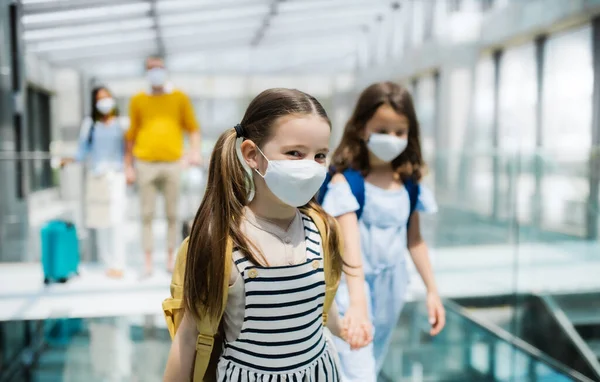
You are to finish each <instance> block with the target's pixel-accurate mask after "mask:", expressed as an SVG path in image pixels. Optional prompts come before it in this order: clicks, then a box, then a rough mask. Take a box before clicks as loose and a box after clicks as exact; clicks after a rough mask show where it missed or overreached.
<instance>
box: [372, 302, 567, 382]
mask: <svg viewBox="0 0 600 382" xmlns="http://www.w3.org/2000/svg"><path fill="white" fill-rule="evenodd" d="M446 313H447V314H446V328H445V329H444V331H443V332H442V333H441V334H440V335H438V336H436V337H434V338H431V337H430V336H429V329H430V327H429V325H428V324H427V312H426V310H425V307H424V305H423V304H416V303H410V304H407V305H406V306H405V307H404V309H403V311H402V316H401V317H400V321H399V322H398V326H397V328H396V332H395V333H394V338H393V339H392V343H391V345H390V350H389V353H388V356H387V357H386V360H385V362H384V364H383V368H382V377H384V378H383V380H385V381H389V382H409V381H415V380H418V381H553V382H554V381H556V382H559V381H561V382H562V381H573V380H574V379H572V378H571V377H570V376H568V375H565V374H564V373H563V372H561V371H559V370H558V369H555V368H553V367H551V366H550V365H548V364H546V363H544V362H543V361H540V360H538V359H536V358H534V357H533V356H531V355H530V354H528V353H526V352H524V351H523V350H520V349H519V348H517V347H513V346H512V345H511V344H510V343H508V342H506V340H504V339H501V338H500V337H497V336H496V335H494V334H493V333H491V332H489V331H488V330H486V329H484V328H483V327H481V326H478V325H477V324H475V323H474V322H473V321H471V320H470V319H468V318H465V317H464V316H462V315H461V314H459V313H457V311H455V310H453V309H448V310H447V311H446Z"/></svg>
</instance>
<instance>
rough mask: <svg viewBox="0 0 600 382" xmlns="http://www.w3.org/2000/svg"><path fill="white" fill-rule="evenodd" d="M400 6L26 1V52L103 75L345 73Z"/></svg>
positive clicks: (313, 0)
mask: <svg viewBox="0 0 600 382" xmlns="http://www.w3.org/2000/svg"><path fill="white" fill-rule="evenodd" d="M394 2H396V3H397V2H399V0H398V1H393V0H22V3H23V8H24V16H23V19H22V21H23V25H24V30H25V32H24V38H25V43H26V49H27V51H28V52H31V53H33V54H35V55H36V56H37V57H39V58H42V59H44V60H47V61H48V62H50V63H52V64H54V65H58V66H67V67H74V68H77V69H80V70H83V71H86V72H88V73H89V74H92V75H99V76H105V77H120V76H124V77H126V76H136V75H141V74H142V73H143V60H144V58H146V57H147V56H148V55H151V54H160V55H163V56H164V57H165V58H166V62H167V65H168V67H169V69H170V70H171V71H173V72H182V73H202V74H266V73H269V74H272V73H319V74H323V73H339V72H348V71H352V70H354V69H355V67H356V60H357V54H358V50H359V49H360V44H361V42H362V43H363V45H364V39H365V38H366V36H367V34H368V33H369V31H370V30H372V29H373V28H375V27H376V26H377V24H378V23H379V22H381V20H382V19H385V18H386V17H387V16H388V15H389V14H390V13H391V12H392V9H393V8H392V3H394Z"/></svg>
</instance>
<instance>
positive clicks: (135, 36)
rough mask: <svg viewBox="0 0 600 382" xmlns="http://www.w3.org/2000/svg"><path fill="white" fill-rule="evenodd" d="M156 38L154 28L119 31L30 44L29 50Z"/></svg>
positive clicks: (62, 48)
mask: <svg viewBox="0 0 600 382" xmlns="http://www.w3.org/2000/svg"><path fill="white" fill-rule="evenodd" d="M155 38H156V32H155V31H154V30H148V31H141V32H135V33H126V34H123V33H119V34H110V35H107V36H104V37H103V38H101V39H100V38H98V37H85V38H78V39H68V40H56V41H52V42H41V43H34V44H29V45H28V46H27V50H29V51H31V52H37V53H41V52H55V51H63V50H73V49H78V48H90V47H103V46H110V45H117V46H118V45H121V44H123V43H128V42H136V41H144V40H153V39H155Z"/></svg>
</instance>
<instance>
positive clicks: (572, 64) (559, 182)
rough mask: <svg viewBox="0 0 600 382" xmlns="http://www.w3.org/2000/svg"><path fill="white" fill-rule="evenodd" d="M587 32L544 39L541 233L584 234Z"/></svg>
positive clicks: (588, 72)
mask: <svg viewBox="0 0 600 382" xmlns="http://www.w3.org/2000/svg"><path fill="white" fill-rule="evenodd" d="M591 52H592V33H591V28H590V26H586V27H584V28H581V29H578V30H574V31H570V32H568V33H564V34H559V35H556V36H554V37H551V38H549V39H548V42H547V52H546V55H545V59H544V65H545V71H544V95H543V99H542V106H543V115H542V123H543V133H542V147H543V148H544V151H543V153H542V154H543V155H544V158H543V163H544V166H543V168H542V169H540V170H541V171H542V172H543V178H542V183H541V208H542V213H541V215H542V221H543V225H544V226H545V227H548V228H549V229H552V230H557V231H560V232H570V233H576V234H578V235H583V234H584V232H585V214H586V207H585V206H586V204H585V203H586V202H587V198H588V194H589V192H588V187H587V183H588V181H587V174H588V171H587V160H588V154H589V152H588V150H589V149H590V147H591V139H592V87H593V83H594V78H593V70H592V53H591Z"/></svg>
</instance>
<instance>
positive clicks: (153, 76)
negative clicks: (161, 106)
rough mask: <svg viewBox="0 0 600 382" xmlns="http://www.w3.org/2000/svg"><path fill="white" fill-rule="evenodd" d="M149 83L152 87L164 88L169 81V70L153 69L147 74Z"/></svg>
mask: <svg viewBox="0 0 600 382" xmlns="http://www.w3.org/2000/svg"><path fill="white" fill-rule="evenodd" d="M146 76H147V78H148V82H150V85H152V86H163V85H164V84H165V82H166V81H167V70H166V69H165V68H152V69H150V70H148V71H147V72H146Z"/></svg>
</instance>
